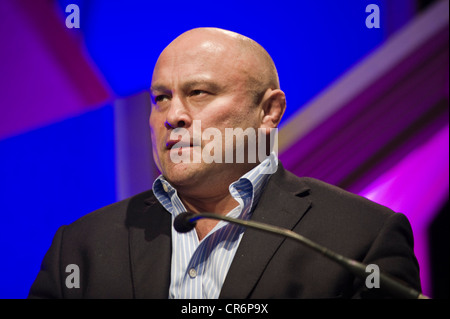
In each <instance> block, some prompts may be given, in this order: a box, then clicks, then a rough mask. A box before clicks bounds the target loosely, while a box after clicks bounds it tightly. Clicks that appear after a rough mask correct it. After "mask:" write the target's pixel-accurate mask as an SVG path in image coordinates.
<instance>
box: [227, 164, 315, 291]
mask: <svg viewBox="0 0 450 319" xmlns="http://www.w3.org/2000/svg"><path fill="white" fill-rule="evenodd" d="M308 194H309V187H308V186H307V185H306V184H304V183H303V182H301V181H300V180H299V179H298V178H297V177H295V176H294V175H292V174H291V173H289V172H287V171H285V170H284V168H283V167H282V166H281V164H280V166H279V168H278V170H277V172H276V173H275V174H274V175H273V176H272V177H271V179H270V181H269V183H268V184H267V186H266V189H265V190H264V193H263V194H262V196H261V199H260V201H259V203H258V205H257V206H256V209H255V211H254V212H253V216H252V220H255V221H259V222H263V223H267V224H270V225H275V226H279V227H283V228H287V229H290V230H292V229H293V228H294V227H295V226H296V225H297V224H298V222H299V221H300V220H301V218H302V217H303V216H304V214H305V213H306V212H307V211H308V209H309V208H310V206H311V202H310V200H309V198H308V197H307V195H308ZM284 240H285V238H283V237H281V236H275V235H270V234H267V233H264V232H261V231H258V230H254V229H248V230H246V231H245V233H244V236H243V237H242V240H241V243H240V244H239V248H238V250H237V252H236V255H235V257H234V259H233V262H232V264H231V266H230V269H229V271H228V275H227V277H226V279H225V282H224V284H223V287H222V291H221V293H220V298H233V299H244V298H248V297H249V295H250V293H251V292H252V290H253V288H254V287H255V285H256V284H257V282H258V280H259V278H260V277H261V275H262V274H263V272H264V269H265V268H266V266H267V264H268V263H269V261H270V260H271V259H272V256H273V255H274V254H275V253H276V251H277V250H278V248H279V247H280V245H281V244H282V242H283V241H284ZM257 247H264V248H263V249H257ZM243 278H245V280H243Z"/></svg>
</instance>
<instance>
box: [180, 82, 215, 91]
mask: <svg viewBox="0 0 450 319" xmlns="http://www.w3.org/2000/svg"><path fill="white" fill-rule="evenodd" d="M198 85H202V86H206V88H209V89H210V90H214V91H217V90H220V89H221V88H222V86H221V85H219V84H218V83H216V82H214V81H212V80H208V79H198V80H188V81H186V82H184V83H183V84H182V87H183V89H185V90H189V89H193V88H195V87H196V86H198Z"/></svg>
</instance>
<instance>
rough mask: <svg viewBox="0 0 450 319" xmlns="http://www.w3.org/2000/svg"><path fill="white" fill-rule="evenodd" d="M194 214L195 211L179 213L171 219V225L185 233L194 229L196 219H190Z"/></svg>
mask: <svg viewBox="0 0 450 319" xmlns="http://www.w3.org/2000/svg"><path fill="white" fill-rule="evenodd" d="M194 216H195V213H189V212H185V213H181V214H180V215H178V216H177V217H175V220H174V221H173V227H174V228H175V230H176V231H177V232H179V233H187V232H190V231H191V230H193V229H194V227H195V224H196V221H191V220H190V219H191V218H192V217H194Z"/></svg>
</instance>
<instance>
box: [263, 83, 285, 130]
mask: <svg viewBox="0 0 450 319" xmlns="http://www.w3.org/2000/svg"><path fill="white" fill-rule="evenodd" d="M261 104H262V108H261V126H260V127H261V128H267V129H271V128H276V127H277V126H278V124H279V123H280V121H281V118H282V117H283V114H284V111H285V110H286V96H285V94H284V92H283V91H281V90H280V89H275V90H272V89H268V90H267V91H266V93H265V94H264V97H263V99H262V101H261Z"/></svg>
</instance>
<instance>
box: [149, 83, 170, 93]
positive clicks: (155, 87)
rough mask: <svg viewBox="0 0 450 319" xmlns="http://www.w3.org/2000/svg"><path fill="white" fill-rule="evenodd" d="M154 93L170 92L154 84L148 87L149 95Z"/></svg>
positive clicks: (162, 86)
mask: <svg viewBox="0 0 450 319" xmlns="http://www.w3.org/2000/svg"><path fill="white" fill-rule="evenodd" d="M155 91H158V92H167V91H170V90H169V89H168V88H167V87H166V86H165V85H162V84H156V85H152V86H150V93H152V92H155Z"/></svg>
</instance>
